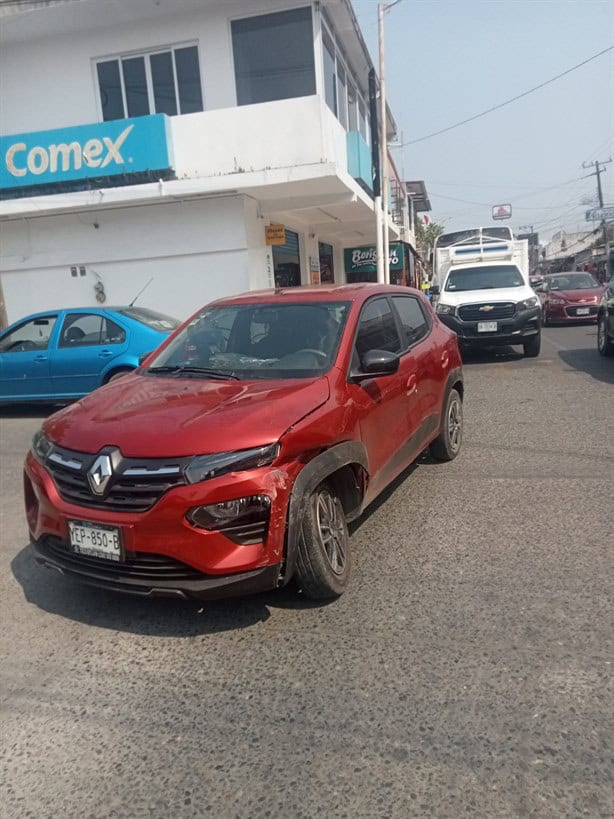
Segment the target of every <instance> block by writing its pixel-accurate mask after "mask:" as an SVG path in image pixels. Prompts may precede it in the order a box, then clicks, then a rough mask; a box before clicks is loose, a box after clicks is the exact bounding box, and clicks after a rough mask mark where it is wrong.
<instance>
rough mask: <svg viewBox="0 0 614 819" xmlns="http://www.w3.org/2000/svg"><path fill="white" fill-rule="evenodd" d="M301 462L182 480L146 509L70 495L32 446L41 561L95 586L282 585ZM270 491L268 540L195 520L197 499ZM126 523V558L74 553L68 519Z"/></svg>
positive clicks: (28, 494) (205, 593)
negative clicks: (191, 516)
mask: <svg viewBox="0 0 614 819" xmlns="http://www.w3.org/2000/svg"><path fill="white" fill-rule="evenodd" d="M299 471H300V465H299V464H294V463H293V464H289V465H284V467H283V469H282V468H280V467H277V468H273V467H263V468H260V469H254V470H251V471H249V472H244V473H235V474H230V475H225V476H222V477H220V478H216V479H213V480H210V481H205V482H203V483H200V484H193V485H187V486H177V487H175V488H173V489H171V490H169V491H168V492H166V494H164V495H163V496H162V497H161V498H160V500H158V502H157V503H155V504H154V505H153V506H152V507H151V508H150V509H148V510H147V511H144V512H118V511H112V510H108V509H103V508H89V507H87V506H81V505H77V504H74V503H70V502H68V501H67V500H65V499H64V498H62V496H61V495H60V493H59V491H58V488H57V486H56V485H55V483H54V481H53V479H52V477H51V475H50V474H49V472H48V471H47V470H46V469H45V467H44V466H42V465H41V464H40V463H39V462H38V461H37V460H36V458H35V457H34V456H33V455H32V453H29V454H28V456H27V458H26V462H25V468H24V490H25V501H26V516H27V520H28V526H29V529H30V534H31V539H32V542H33V548H34V553H35V556H36V559H37V560H38V562H39V563H42V564H44V565H46V566H47V567H49V568H53V569H56V570H58V571H60V572H62V573H63V574H66V575H70V576H72V577H76V578H78V579H79V580H81V581H83V582H85V583H88V584H90V585H94V586H101V587H104V588H109V589H113V590H115V591H122V592H127V593H131V594H136V595H140V596H166V597H168V596H172V597H198V598H211V599H213V598H218V597H226V596H230V595H235V594H237V595H238V594H246V593H252V592H257V591H262V590H267V589H272V588H274V587H275V586H277V585H280V583H281V581H280V577H281V566H282V563H283V560H284V546H285V536H286V520H287V513H288V503H289V497H290V492H291V489H292V486H293V485H294V480H295V479H296V476H297V474H298V472H299ZM262 494H265V495H267V496H268V497H269V498H270V502H271V504H270V518H269V524H268V530H267V532H266V535H265V536H263V538H262V542H258V543H253V542H252V543H249V544H246V545H242V544H240V543H237V542H235V541H234V540H232V539H230V537H228V536H226V535H225V534H223V533H221V532H217V531H209V530H205V529H200V528H197V527H195V526H193V525H192V524H191V523H190V522H189V521H188V520H187V519H186V513H187V512H188V510H190V509H192V508H194V507H195V506H200V505H208V504H212V503H221V502H223V501H229V500H234V499H237V498H242V497H250V496H253V495H262ZM69 520H76V521H86V522H89V523H91V524H94V525H95V524H97V523H98V524H102V525H103V526H105V525H106V526H113V527H117V528H118V529H119V530H120V534H121V540H122V544H123V552H124V560H123V561H121V562H114V561H109V560H105V559H101V558H95V557H85V556H83V555H79V554H75V553H74V552H72V551H71V550H70V548H69V545H68V544H69V543H70V537H69V527H68V521H69Z"/></svg>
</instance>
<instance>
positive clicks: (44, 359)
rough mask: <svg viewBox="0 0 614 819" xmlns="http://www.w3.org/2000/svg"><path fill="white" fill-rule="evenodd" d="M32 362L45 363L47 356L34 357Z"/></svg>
mask: <svg viewBox="0 0 614 819" xmlns="http://www.w3.org/2000/svg"><path fill="white" fill-rule="evenodd" d="M34 360H35V361H47V356H46V355H35V356H34Z"/></svg>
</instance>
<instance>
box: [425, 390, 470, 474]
mask: <svg viewBox="0 0 614 819" xmlns="http://www.w3.org/2000/svg"><path fill="white" fill-rule="evenodd" d="M462 443H463V401H462V398H461V397H460V393H459V392H458V390H456V389H454V390H450V394H449V395H448V400H447V401H446V405H445V408H444V411H443V413H442V415H441V426H440V428H439V435H438V436H437V438H435V440H434V441H433V443H432V444H431V455H432V456H433V458H435V459H436V460H438V461H453V460H454V458H456V456H457V455H458V453H459V452H460V450H461V446H462Z"/></svg>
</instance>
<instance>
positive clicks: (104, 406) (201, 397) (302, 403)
mask: <svg viewBox="0 0 614 819" xmlns="http://www.w3.org/2000/svg"><path fill="white" fill-rule="evenodd" d="M329 395H330V389H329V384H328V379H327V378H326V377H319V378H315V379H293V380H291V381H289V380H286V381H241V382H239V381H209V380H202V379H178V378H166V377H159V376H155V377H154V376H143V375H138V374H136V373H135V374H133V375H128V376H126V377H125V378H120V379H118V380H116V381H113V382H112V383H110V384H108V385H107V386H106V387H102V388H101V389H99V390H96V391H95V392H93V393H91V394H90V395H88V396H87V397H86V398H84V399H82V400H81V401H79V402H78V403H76V404H73V405H72V406H70V407H66V408H65V409H63V410H61V411H60V412H58V413H56V414H55V415H52V416H51V417H50V418H48V419H47V421H46V422H45V424H44V425H43V431H44V432H45V434H46V435H47V436H48V437H49V438H50V439H51V440H52V441H53V442H54V443H56V444H59V445H60V446H63V447H66V448H67V449H73V450H76V451H80V452H91V453H96V452H98V451H99V450H100V449H101V448H102V447H104V446H117V447H119V449H120V450H121V452H122V453H123V454H124V455H125V456H127V457H129V458H142V457H151V458H167V457H181V456H185V455H195V454H206V453H209V452H226V451H229V450H235V449H249V448H250V447H254V446H261V445H265V444H269V443H273V442H274V441H277V440H279V438H281V436H282V435H283V434H284V432H286V430H287V429H288V428H289V427H291V426H292V425H293V424H296V423H297V422H298V421H300V420H301V419H302V418H304V417H305V416H307V415H309V414H310V413H311V412H313V411H314V410H315V409H317V408H318V407H319V406H321V405H322V404H323V403H324V402H325V401H326V400H327V399H328V397H329Z"/></svg>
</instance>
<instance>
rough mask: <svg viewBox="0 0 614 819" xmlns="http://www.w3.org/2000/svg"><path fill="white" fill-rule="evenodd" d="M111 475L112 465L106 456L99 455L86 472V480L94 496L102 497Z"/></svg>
mask: <svg viewBox="0 0 614 819" xmlns="http://www.w3.org/2000/svg"><path fill="white" fill-rule="evenodd" d="M112 475H113V465H112V463H111V458H110V457H109V456H108V455H99V456H98V457H97V458H96V460H95V461H94V463H93V464H92V465H91V467H90V468H89V469H88V472H87V480H88V482H89V485H90V489H91V490H92V492H93V493H94V495H104V493H105V490H106V488H107V486H108V485H109V481H110V480H111V477H112Z"/></svg>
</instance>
